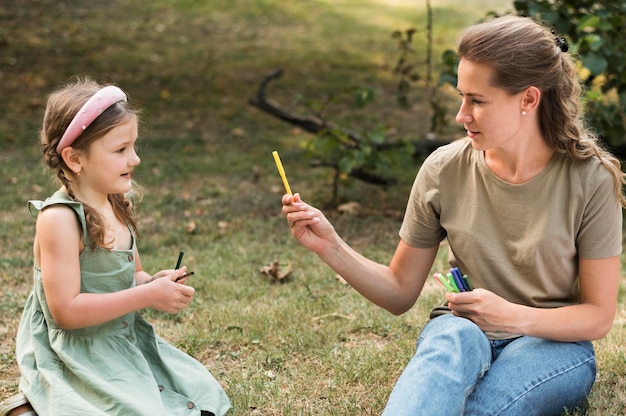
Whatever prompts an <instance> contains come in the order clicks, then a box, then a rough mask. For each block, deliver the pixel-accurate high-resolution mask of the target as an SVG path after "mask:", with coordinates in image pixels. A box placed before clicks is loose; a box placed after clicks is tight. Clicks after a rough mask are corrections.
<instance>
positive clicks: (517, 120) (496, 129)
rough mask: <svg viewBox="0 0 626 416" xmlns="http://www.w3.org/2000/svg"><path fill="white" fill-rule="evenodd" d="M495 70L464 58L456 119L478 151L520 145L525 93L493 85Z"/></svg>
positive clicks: (458, 86)
mask: <svg viewBox="0 0 626 416" xmlns="http://www.w3.org/2000/svg"><path fill="white" fill-rule="evenodd" d="M492 72H493V69H492V68H491V67H490V66H488V65H485V64H480V63H475V62H472V61H468V60H467V59H461V61H460V62H459V69H458V83H457V90H458V92H459V95H460V96H461V106H460V108H459V111H458V113H457V115H456V121H457V123H459V124H462V125H463V127H464V128H465V130H467V137H469V138H470V139H472V146H473V147H474V148H475V149H477V150H489V149H493V148H498V147H502V148H507V147H511V146H515V145H517V144H519V142H520V140H522V139H523V137H520V136H521V134H520V131H521V126H522V123H521V121H522V119H521V118H522V117H523V113H522V104H523V102H522V97H523V93H519V94H516V95H510V94H509V93H508V92H506V91H505V90H503V89H502V88H497V87H494V86H492V85H491V84H490V79H491V75H492Z"/></svg>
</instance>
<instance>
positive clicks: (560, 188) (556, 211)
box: [400, 139, 622, 338]
mask: <svg viewBox="0 0 626 416" xmlns="http://www.w3.org/2000/svg"><path fill="white" fill-rule="evenodd" d="M400 237H401V238H402V239H403V240H404V241H405V242H406V243H408V244H410V245H412V246H414V247H422V248H427V247H433V246H436V245H438V244H439V243H440V242H441V241H442V240H443V239H444V238H447V239H448V243H449V245H450V251H451V266H458V267H459V268H460V269H461V271H462V273H464V274H467V275H468V276H469V278H470V280H471V282H472V284H473V285H474V286H475V287H483V288H486V289H488V290H490V291H492V292H494V293H496V294H498V295H499V296H501V297H503V298H505V299H507V300H509V301H510V302H514V303H518V304H523V305H528V306H534V307H540V308H553V307H559V306H565V305H572V304H577V303H578V302H579V298H580V289H579V284H578V258H579V257H582V258H588V259H600V258H607V257H612V256H616V255H619V254H620V253H621V250H622V210H621V205H620V202H619V200H618V197H617V195H616V192H615V190H614V179H613V176H612V175H611V174H610V172H609V171H608V170H607V169H606V168H605V167H604V166H602V164H601V163H600V161H599V160H598V159H597V158H595V157H594V158H591V159H588V160H586V161H576V160H573V159H572V158H571V157H569V156H567V155H565V154H562V153H558V152H555V154H554V156H553V157H552V159H551V160H550V162H549V163H548V165H547V166H546V167H545V168H544V169H543V170H542V171H541V172H540V173H539V174H538V175H537V176H535V177H534V178H533V179H531V180H530V181H528V182H526V183H523V184H511V183H508V182H506V181H504V180H502V179H500V178H499V177H497V176H496V175H495V174H494V173H493V172H492V171H491V170H490V169H489V168H488V167H487V165H486V163H485V160H484V154H483V152H482V151H477V150H475V149H474V148H473V147H472V146H471V141H470V140H469V139H461V140H457V141H454V142H452V143H451V144H449V145H446V146H443V147H440V148H439V149H437V150H436V151H435V152H433V153H432V154H431V155H430V156H429V157H428V158H427V159H426V161H425V162H424V164H423V165H422V167H421V168H420V170H419V172H418V174H417V178H416V180H415V183H414V185H413V189H412V191H411V195H410V197H409V201H408V205H407V209H406V214H405V218H404V221H403V223H402V227H401V228H400ZM494 338H502V336H494Z"/></svg>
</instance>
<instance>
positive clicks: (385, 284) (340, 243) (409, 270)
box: [283, 194, 438, 315]
mask: <svg viewBox="0 0 626 416" xmlns="http://www.w3.org/2000/svg"><path fill="white" fill-rule="evenodd" d="M283 212H284V213H285V215H286V216H287V222H288V223H289V228H290V230H291V233H292V234H293V236H294V237H295V238H296V239H297V240H298V241H299V242H300V243H301V244H302V245H304V246H305V247H307V248H308V249H310V250H312V251H313V252H315V253H316V254H317V255H318V256H319V257H320V258H321V259H322V260H323V261H324V262H325V263H326V264H328V265H329V266H330V267H331V268H332V269H333V270H334V271H335V272H337V273H338V274H339V275H340V276H341V277H343V278H344V279H345V280H346V281H347V282H348V283H349V284H350V285H351V286H352V287H353V288H354V289H356V290H357V291H358V292H359V293H360V294H361V295H363V296H364V297H366V298H367V299H369V300H370V301H372V302H374V303H375V304H377V305H379V306H381V307H383V308H385V309H387V310H388V311H390V312H392V313H394V314H397V315H399V314H401V313H404V312H406V311H407V310H409V309H410V308H411V307H412V306H413V305H414V304H415V301H416V300H417V298H418V297H419V294H420V293H421V291H422V287H423V286H424V282H425V281H426V278H427V277H428V273H429V271H430V268H431V267H432V264H433V261H434V259H435V256H436V254H437V249H438V247H437V246H435V247H431V248H425V249H424V248H416V247H412V246H410V245H409V244H407V243H406V242H404V241H400V243H399V244H398V247H397V249H396V252H395V254H394V256H393V259H392V260H391V263H390V265H389V266H386V265H382V264H379V263H376V262H374V261H372V260H370V259H368V258H366V257H364V256H362V255H361V254H359V253H358V252H356V251H355V250H354V249H353V248H352V247H350V246H349V245H348V244H347V243H346V242H345V241H344V240H342V239H341V237H340V236H339V235H338V234H337V233H336V231H335V229H334V228H333V226H332V225H331V224H330V222H329V221H328V219H327V218H326V217H325V216H324V214H323V213H322V212H321V211H320V210H318V209H316V208H314V207H312V206H310V205H308V204H305V203H304V202H302V200H301V199H300V195H298V194H296V195H294V196H293V197H292V196H290V195H285V196H284V197H283Z"/></svg>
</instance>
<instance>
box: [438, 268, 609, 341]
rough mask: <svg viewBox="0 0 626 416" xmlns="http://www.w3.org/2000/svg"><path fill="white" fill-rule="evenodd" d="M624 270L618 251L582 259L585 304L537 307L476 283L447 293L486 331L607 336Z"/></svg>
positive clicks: (455, 307)
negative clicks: (471, 287) (467, 289)
mask: <svg viewBox="0 0 626 416" xmlns="http://www.w3.org/2000/svg"><path fill="white" fill-rule="evenodd" d="M619 276H620V258H619V256H615V257H609V258H606V259H593V260H592V259H580V260H579V278H580V304H578V305H572V306H563V307H560V308H552V309H546V308H532V307H528V306H523V305H517V304H514V303H510V302H507V301H505V300H504V299H502V298H500V297H499V296H497V295H495V294H493V293H492V292H489V291H486V290H482V289H477V290H474V291H472V292H465V293H448V294H446V299H447V300H448V302H449V305H448V306H449V307H450V309H451V310H452V311H453V313H455V314H456V315H459V316H464V317H466V318H469V319H471V320H472V321H474V322H475V323H476V324H478V325H479V326H480V327H481V328H482V329H483V330H485V331H498V330H500V331H506V332H510V333H514V334H519V335H530V336H535V337H540V338H547V339H551V340H555V341H564V342H571V341H591V340H595V339H600V338H602V337H604V336H605V335H606V334H607V333H608V332H609V330H610V329H611V326H612V325H613V319H614V318H615V309H616V307H617V293H618V287H619Z"/></svg>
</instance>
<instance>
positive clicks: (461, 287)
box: [450, 267, 468, 292]
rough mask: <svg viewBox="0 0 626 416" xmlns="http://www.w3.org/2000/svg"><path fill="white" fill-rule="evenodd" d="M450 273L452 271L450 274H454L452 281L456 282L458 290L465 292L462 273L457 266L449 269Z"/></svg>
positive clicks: (466, 288) (465, 287)
mask: <svg viewBox="0 0 626 416" xmlns="http://www.w3.org/2000/svg"><path fill="white" fill-rule="evenodd" d="M450 273H452V276H454V281H455V282H456V284H457V286H459V290H461V292H466V291H467V290H468V287H467V286H466V285H465V282H464V281H463V275H462V274H461V271H460V270H459V268H458V267H454V268H452V269H450Z"/></svg>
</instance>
